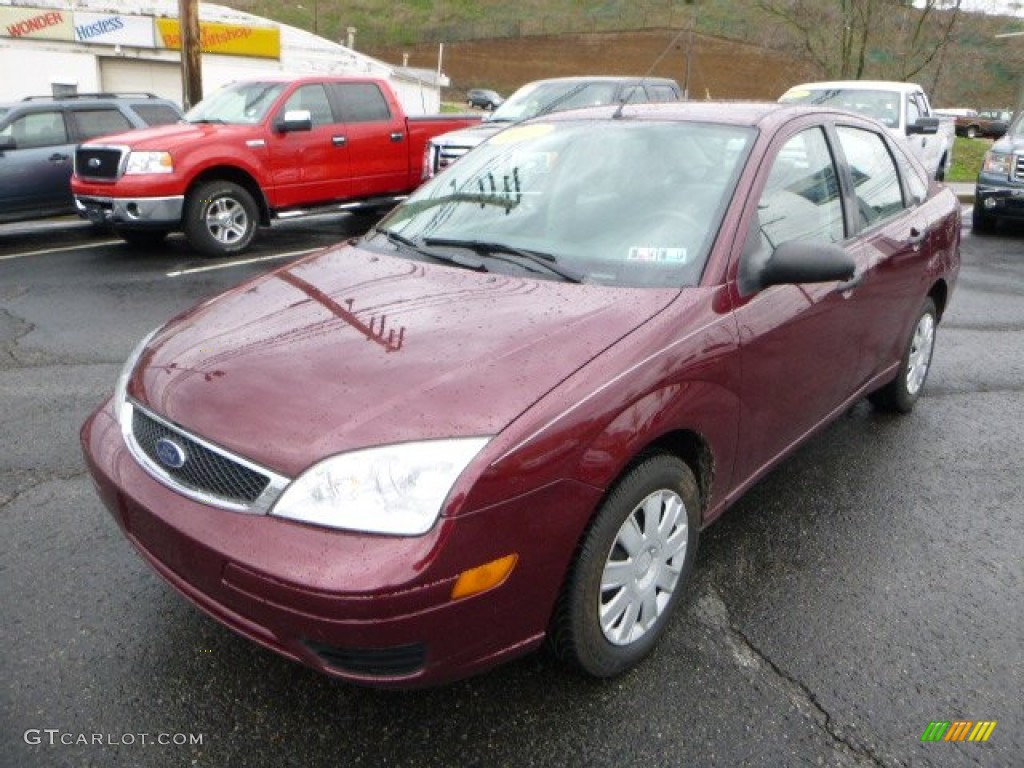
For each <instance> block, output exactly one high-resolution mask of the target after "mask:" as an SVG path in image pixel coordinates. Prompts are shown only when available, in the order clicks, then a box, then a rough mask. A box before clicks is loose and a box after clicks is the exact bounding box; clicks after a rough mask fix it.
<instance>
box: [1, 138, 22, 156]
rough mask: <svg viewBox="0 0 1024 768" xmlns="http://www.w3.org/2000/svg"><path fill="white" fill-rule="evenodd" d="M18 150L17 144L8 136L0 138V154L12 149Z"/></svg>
mask: <svg viewBox="0 0 1024 768" xmlns="http://www.w3.org/2000/svg"><path fill="white" fill-rule="evenodd" d="M17 148H18V142H16V141H15V140H14V139H13V138H11V137H10V136H0V152H7V151H9V150H12V149H17Z"/></svg>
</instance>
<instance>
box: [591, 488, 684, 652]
mask: <svg viewBox="0 0 1024 768" xmlns="http://www.w3.org/2000/svg"><path fill="white" fill-rule="evenodd" d="M688 537H689V527H688V524H687V518H686V505H685V504H684V503H683V500H682V498H681V497H680V496H679V494H677V493H675V492H674V491H667V490H661V491H655V492H654V493H652V494H651V495H650V496H648V497H647V498H646V499H644V500H643V501H641V502H640V503H639V504H638V505H637V506H636V507H635V508H634V509H633V511H632V512H631V513H630V515H629V517H627V518H626V520H625V521H624V522H623V523H622V527H621V528H619V532H618V533H617V534H616V536H615V541H614V542H613V543H612V547H611V550H610V551H609V552H608V559H607V560H606V561H605V564H604V571H603V572H602V573H601V594H600V596H599V597H598V606H597V609H598V615H599V616H600V621H601V631H602V632H603V633H604V636H605V638H607V640H608V641H609V642H610V643H612V644H614V645H629V644H630V643H632V642H635V641H636V640H638V639H639V638H640V637H642V636H643V635H644V634H645V633H646V632H647V631H648V630H650V629H651V628H652V627H653V626H654V625H655V623H656V622H657V621H658V617H659V616H661V614H662V613H664V611H665V607H666V606H667V605H668V601H669V599H670V598H671V597H672V593H673V592H674V591H675V588H676V586H677V585H678V583H679V574H680V572H681V571H682V568H683V562H684V560H685V558H686V545H687V540H688Z"/></svg>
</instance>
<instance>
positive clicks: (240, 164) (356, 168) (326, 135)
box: [71, 75, 479, 256]
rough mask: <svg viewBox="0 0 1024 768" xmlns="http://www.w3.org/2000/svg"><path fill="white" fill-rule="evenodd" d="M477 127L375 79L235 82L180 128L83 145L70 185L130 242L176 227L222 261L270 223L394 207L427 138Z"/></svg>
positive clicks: (415, 173) (414, 178) (85, 210)
mask: <svg viewBox="0 0 1024 768" xmlns="http://www.w3.org/2000/svg"><path fill="white" fill-rule="evenodd" d="M476 122H479V118H478V117H476V116H473V115H422V116H409V115H406V113H405V111H404V110H403V109H402V105H401V103H400V102H399V101H398V97H397V96H396V94H395V92H394V90H393V89H392V87H391V84H390V83H389V82H388V81H387V80H384V79H380V78H371V77H342V76H330V75H319V76H318V75H307V76H304V77H295V76H286V75H281V76H277V77H259V78H255V79H251V80H239V81H237V82H234V83H231V84H230V85H227V86H225V87H224V88H222V89H221V90H219V91H217V92H215V93H213V94H212V95H210V96H209V97H208V98H206V99H204V100H203V101H202V102H200V103H199V104H197V105H196V106H195V107H193V108H192V109H191V110H189V112H188V114H187V115H186V116H185V122H183V123H182V124H181V125H175V126H166V127H164V128H152V129H150V130H148V131H142V132H140V133H137V134H126V135H121V136H108V137H105V138H104V139H103V140H102V141H100V142H95V143H93V142H87V143H85V144H83V145H81V146H80V147H79V148H78V151H77V152H76V153H75V174H74V177H73V178H72V180H71V185H72V190H73V191H74V194H75V201H76V204H77V206H78V208H79V211H80V212H81V213H82V215H83V216H86V217H87V218H89V219H90V220H91V221H94V222H97V223H104V224H111V225H112V226H113V227H114V230H115V231H116V232H117V233H118V234H119V235H120V236H121V237H122V238H124V239H125V240H126V241H128V242H130V243H133V244H135V245H139V246H152V245H155V244H157V243H159V242H160V241H162V240H163V238H164V237H166V236H167V234H168V233H169V232H171V231H172V230H181V231H183V232H184V233H185V237H186V239H187V240H188V242H189V244H190V245H191V246H192V247H193V248H195V249H196V250H197V251H199V252H200V253H202V254H205V255H207V256H225V255H228V254H235V253H241V252H243V251H244V250H246V249H247V248H248V247H249V245H250V244H251V243H252V240H253V238H254V237H255V235H256V230H257V228H258V227H259V226H261V225H262V226H270V224H271V222H272V221H274V220H276V219H280V218H293V217H296V216H299V215H304V214H310V213H318V212H319V213H323V212H327V211H338V210H347V209H359V208H371V209H377V208H380V207H387V208H390V207H391V206H393V205H394V204H395V202H396V201H397V200H398V199H400V198H402V197H404V196H405V195H407V194H408V193H409V192H410V191H411V190H413V189H414V188H415V187H416V186H417V185H418V184H419V183H420V181H421V179H422V177H423V170H422V167H421V163H422V162H423V157H424V147H425V146H426V143H427V140H428V139H429V138H430V137H431V136H435V135H436V134H439V133H444V132H446V131H450V130H452V129H453V128H461V127H464V126H467V125H472V124H474V123H476Z"/></svg>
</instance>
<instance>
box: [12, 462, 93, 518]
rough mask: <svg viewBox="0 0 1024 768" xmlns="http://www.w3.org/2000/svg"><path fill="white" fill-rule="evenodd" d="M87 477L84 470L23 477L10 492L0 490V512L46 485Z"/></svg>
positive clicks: (34, 474) (86, 472)
mask: <svg viewBox="0 0 1024 768" xmlns="http://www.w3.org/2000/svg"><path fill="white" fill-rule="evenodd" d="M88 475H89V473H88V471H87V470H85V469H79V470H76V471H74V472H44V473H33V474H32V476H30V477H25V478H24V479H23V480H21V482H18V483H16V487H15V488H14V490H12V491H4V490H3V489H0V511H2V510H4V509H6V508H7V507H9V506H12V505H13V504H14V503H15V502H16V501H18V500H19V499H21V497H22V496H26V495H28V494H29V493H31V492H32V491H34V490H36V489H37V488H39V487H40V486H42V485H45V484H46V483H52V482H68V481H69V480H77V479H79V478H83V477H87V476H88Z"/></svg>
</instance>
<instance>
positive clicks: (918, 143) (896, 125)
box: [779, 80, 956, 181]
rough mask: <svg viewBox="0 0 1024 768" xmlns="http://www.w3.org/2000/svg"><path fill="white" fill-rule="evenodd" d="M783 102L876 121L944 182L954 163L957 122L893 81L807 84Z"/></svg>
mask: <svg viewBox="0 0 1024 768" xmlns="http://www.w3.org/2000/svg"><path fill="white" fill-rule="evenodd" d="M779 101H783V102H804V103H808V104H828V105H830V106H833V107H838V108H840V109H848V110H850V111H851V112H858V113H860V114H862V115H867V116H868V117H873V118H875V119H876V120H878V121H879V122H881V123H882V124H883V125H885V126H886V127H887V128H888V129H889V131H890V132H891V133H892V135H893V136H895V137H896V138H897V139H898V140H899V141H902V142H903V143H904V145H905V146H906V147H907V149H909V150H910V151H911V152H913V153H914V154H915V155H916V156H917V157H918V158H919V159H920V160H921V162H922V163H923V164H924V167H925V168H927V169H928V171H929V172H930V173H931V174H932V176H933V177H934V178H936V179H938V180H939V181H942V179H944V178H945V177H946V171H947V170H949V166H950V164H951V163H952V161H953V140H954V138H955V137H956V126H955V120H954V119H953V118H951V117H940V116H939V115H936V114H935V112H934V111H933V110H932V107H931V104H930V103H929V101H928V97H927V96H926V95H925V92H924V89H923V88H921V86H920V85H916V84H915V83H898V82H892V81H888V80H834V81H830V82H821V83H802V84H801V85H795V86H793V87H792V88H790V89H789V90H788V91H786V92H785V93H784V94H783V95H782V98H780V99H779Z"/></svg>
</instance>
